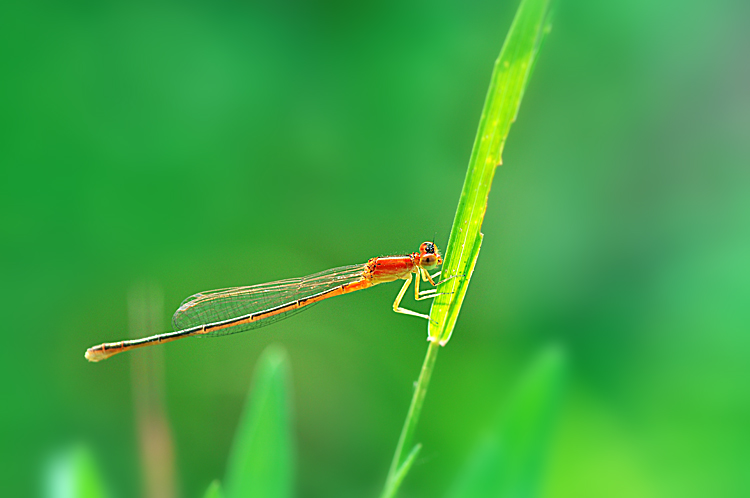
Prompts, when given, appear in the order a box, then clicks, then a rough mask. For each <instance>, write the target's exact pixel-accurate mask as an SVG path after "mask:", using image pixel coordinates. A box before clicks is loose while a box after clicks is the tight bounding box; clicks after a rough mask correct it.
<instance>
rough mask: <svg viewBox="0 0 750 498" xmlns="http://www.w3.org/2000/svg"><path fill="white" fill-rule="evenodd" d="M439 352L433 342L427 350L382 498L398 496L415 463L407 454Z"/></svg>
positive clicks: (438, 348) (436, 344) (437, 345)
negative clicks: (401, 484) (403, 481)
mask: <svg viewBox="0 0 750 498" xmlns="http://www.w3.org/2000/svg"><path fill="white" fill-rule="evenodd" d="M438 351H440V345H439V344H438V343H436V342H431V343H430V345H429V347H428V348H427V355H426V356H425V358H424V363H422V371H421V372H420V373H419V379H418V380H417V387H416V388H415V389H414V395H413V396H412V398H411V405H409V412H408V413H407V414H406V420H405V421H404V427H403V429H401V436H400V437H399V439H398V445H396V453H395V454H394V455H393V461H392V462H391V468H390V470H389V471H388V477H387V478H386V480H385V489H383V494H382V495H381V498H391V497H393V496H396V491H397V490H398V486H399V484H400V483H401V481H402V480H403V478H404V476H405V475H406V471H408V470H409V469H408V468H406V467H405V466H406V465H409V466H411V465H410V464H411V462H412V461H413V458H411V459H410V458H408V457H407V455H406V452H407V451H409V448H410V446H411V442H412V439H414V430H415V429H416V427H417V422H418V421H419V414H420V412H421V411H422V404H423V403H424V397H425V395H426V394H427V386H429V385H430V377H431V376H432V370H433V369H434V368H435V360H436V359H437V354H438ZM412 453H413V451H412ZM402 466H403V467H405V468H404V469H403V470H404V472H401V468H402ZM399 477H400V479H399Z"/></svg>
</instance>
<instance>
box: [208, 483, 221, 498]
mask: <svg viewBox="0 0 750 498" xmlns="http://www.w3.org/2000/svg"><path fill="white" fill-rule="evenodd" d="M203 498H224V493H222V492H221V483H220V482H219V481H218V480H215V481H213V482H212V483H211V484H210V485H209V486H208V489H206V492H205V493H204V494H203Z"/></svg>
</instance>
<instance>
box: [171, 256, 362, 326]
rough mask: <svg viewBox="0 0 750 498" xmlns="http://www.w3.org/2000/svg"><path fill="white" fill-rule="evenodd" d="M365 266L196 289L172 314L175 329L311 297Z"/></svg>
mask: <svg viewBox="0 0 750 498" xmlns="http://www.w3.org/2000/svg"><path fill="white" fill-rule="evenodd" d="M365 268H366V265H364V264H359V265H352V266H342V267H340V268H334V269H332V270H326V271H322V272H320V273H315V274H313V275H308V276H306V277H299V278H290V279H287V280H278V281H276V282H270V283H266V284H259V285H250V286H247V287H230V288H227V289H217V290H212V291H206V292H199V293H198V294H194V295H192V296H190V297H189V298H187V299H185V300H184V301H183V302H182V304H181V305H180V307H179V308H177V311H175V314H174V316H173V317H172V327H173V328H174V330H183V329H188V328H191V327H197V326H200V325H205V324H209V323H214V322H220V321H223V320H229V319H232V318H237V317H241V316H245V315H250V314H253V313H258V312H260V311H264V310H269V309H272V308H276V307H278V306H281V305H284V304H287V303H291V302H293V301H296V300H298V299H304V298H306V297H310V296H314V295H316V294H319V293H321V292H324V291H327V290H329V289H333V288H336V287H339V286H341V285H344V284H347V283H351V282H357V281H359V280H361V279H362V277H363V272H364V271H365ZM309 307H310V306H304V307H302V308H297V309H294V310H290V311H287V312H284V313H280V314H278V315H274V316H270V317H268V318H265V319H260V320H258V321H255V322H251V323H245V324H241V325H236V326H234V327H229V328H226V329H222V330H220V331H217V332H212V333H208V334H206V335H207V336H219V335H228V334H236V333H237V332H244V331H246V330H251V329H256V328H259V327H263V326H265V325H269V324H270V323H274V322H277V321H279V320H282V319H284V318H287V317H289V316H292V315H293V314H295V313H299V312H300V311H303V310H306V309H308V308H309Z"/></svg>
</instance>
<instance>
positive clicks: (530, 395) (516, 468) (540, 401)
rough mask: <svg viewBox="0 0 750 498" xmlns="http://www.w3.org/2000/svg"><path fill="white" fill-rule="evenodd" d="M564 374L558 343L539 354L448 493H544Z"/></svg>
mask: <svg viewBox="0 0 750 498" xmlns="http://www.w3.org/2000/svg"><path fill="white" fill-rule="evenodd" d="M564 377H565V361H564V355H563V354H562V352H561V351H560V350H559V349H557V348H550V349H548V350H546V351H544V352H542V353H541V354H540V355H539V357H537V358H536V360H535V361H534V363H533V365H532V366H531V367H530V368H529V370H528V371H527V373H526V374H525V376H524V378H523V379H521V382H520V383H519V384H518V386H517V387H516V390H515V392H514V394H513V396H512V397H511V399H510V402H509V404H508V406H507V408H506V410H505V411H504V414H503V416H502V417H499V422H498V424H497V426H496V427H495V430H494V433H492V434H490V435H489V436H488V437H486V438H484V440H482V442H481V443H480V444H479V445H478V447H477V449H476V450H475V451H474V454H473V455H472V456H471V457H470V458H469V461H468V462H467V464H466V466H465V467H464V469H463V470H462V472H461V473H460V474H459V476H458V479H457V481H456V484H455V485H454V486H453V487H452V488H451V490H450V492H449V493H448V495H447V496H448V498H464V497H466V498H468V497H472V498H473V497H482V496H492V497H498V498H511V497H512V498H527V497H528V498H531V497H534V496H538V495H539V492H540V489H541V485H542V480H543V469H544V463H545V460H546V456H547V453H548V452H549V448H550V441H551V438H552V433H553V425H554V422H555V420H556V418H557V415H558V413H559V411H560V400H561V392H562V386H563V379H564Z"/></svg>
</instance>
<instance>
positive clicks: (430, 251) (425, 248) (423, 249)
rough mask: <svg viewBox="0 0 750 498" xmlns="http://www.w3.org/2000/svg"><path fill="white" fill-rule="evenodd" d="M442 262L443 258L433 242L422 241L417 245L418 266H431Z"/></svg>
mask: <svg viewBox="0 0 750 498" xmlns="http://www.w3.org/2000/svg"><path fill="white" fill-rule="evenodd" d="M442 264H443V258H442V257H441V256H440V252H439V251H438V248H437V246H436V245H435V244H433V243H432V242H422V245H420V246H419V266H421V267H422V268H433V267H435V266H439V265H442Z"/></svg>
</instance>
